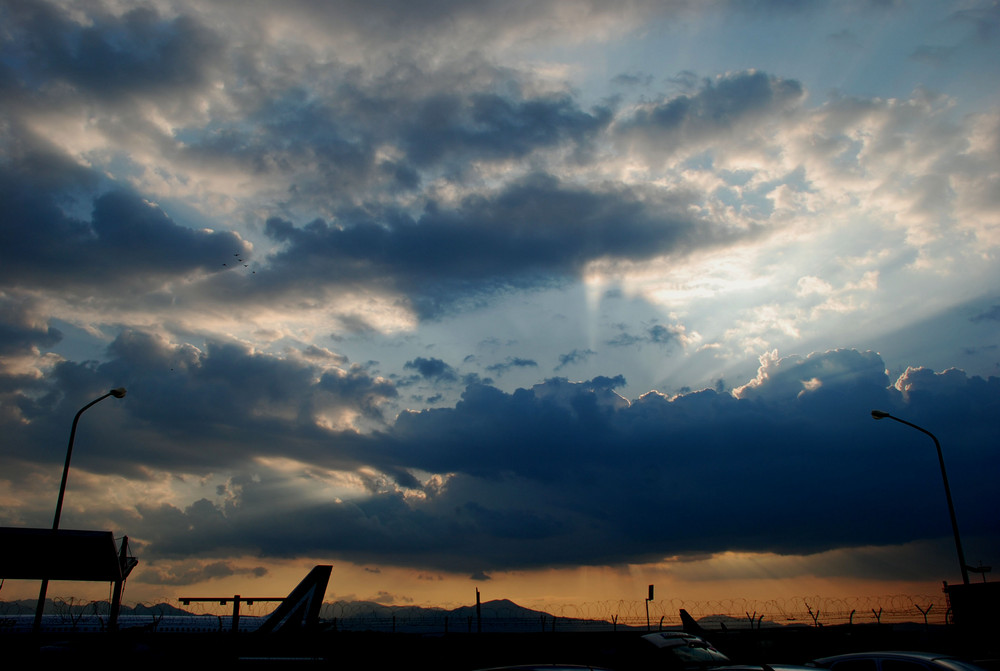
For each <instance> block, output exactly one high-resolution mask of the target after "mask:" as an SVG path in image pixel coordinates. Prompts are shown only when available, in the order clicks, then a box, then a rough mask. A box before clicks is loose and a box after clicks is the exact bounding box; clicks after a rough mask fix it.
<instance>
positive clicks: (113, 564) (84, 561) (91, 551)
mask: <svg viewBox="0 0 1000 671" xmlns="http://www.w3.org/2000/svg"><path fill="white" fill-rule="evenodd" d="M0 547H3V548H4V552H2V553H0V578H3V579H8V578H10V579H15V580H17V579H19V580H78V581H83V582H111V583H114V585H115V589H114V595H113V597H112V602H111V614H110V616H109V621H108V626H109V628H110V629H111V630H112V631H113V630H114V629H115V628H116V627H117V623H118V611H119V610H120V608H121V591H122V586H123V584H124V582H125V579H126V578H127V577H128V575H129V573H131V572H132V569H133V568H135V566H136V564H138V563H139V562H138V560H137V559H136V558H135V557H130V556H129V555H128V536H125V537H124V538H122V542H121V546H120V547H118V546H116V545H115V537H114V534H112V533H111V532H110V531H82V530H76V529H31V528H24V527H0Z"/></svg>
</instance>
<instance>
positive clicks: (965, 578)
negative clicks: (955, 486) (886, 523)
mask: <svg viewBox="0 0 1000 671" xmlns="http://www.w3.org/2000/svg"><path fill="white" fill-rule="evenodd" d="M872 419H892V420H895V421H897V422H899V423H900V424H906V425H907V426H910V427H913V428H914V429H916V430H917V431H920V432H922V433H926V434H927V435H928V436H930V437H931V440H933V441H934V446H935V447H936V448H937V455H938V463H939V464H941V479H942V480H944V496H945V498H946V499H948V514H949V515H951V530H952V532H953V533H954V534H955V549H956V550H957V551H958V565H959V566H960V567H961V568H962V583H963V584H965V585H968V584H969V569H968V567H967V566H966V565H965V553H964V552H962V539H961V538H960V537H959V535H958V521H957V520H956V519H955V504H954V503H952V502H951V487H949V486H948V473H947V472H946V471H945V470H944V455H943V454H941V443H939V442H938V439H937V436H935V435H934V434H933V433H931V432H930V431H928V430H927V429H925V428H923V427H919V426H917V425H916V424H913V423H911V422H907V421H906V420H905V419H900V418H899V417H893V416H892V415H890V414H889V413H887V412H883V411H882V410H872Z"/></svg>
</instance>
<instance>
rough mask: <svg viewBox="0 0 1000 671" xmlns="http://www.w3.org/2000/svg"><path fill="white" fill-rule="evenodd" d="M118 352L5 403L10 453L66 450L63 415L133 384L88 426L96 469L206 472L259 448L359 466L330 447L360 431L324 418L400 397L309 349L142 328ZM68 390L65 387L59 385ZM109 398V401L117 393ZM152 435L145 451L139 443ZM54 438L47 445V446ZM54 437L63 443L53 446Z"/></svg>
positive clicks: (37, 457)
mask: <svg viewBox="0 0 1000 671" xmlns="http://www.w3.org/2000/svg"><path fill="white" fill-rule="evenodd" d="M108 354H109V360H108V361H106V362H105V363H101V364H98V363H96V362H86V363H74V362H68V361H64V362H61V363H59V364H58V365H57V366H55V368H54V370H53V371H52V373H51V374H50V375H49V376H48V377H47V380H46V383H45V384H36V385H35V389H34V390H32V393H31V394H30V395H29V394H26V393H25V391H26V390H11V391H10V392H8V393H6V394H4V397H3V401H4V405H5V406H7V405H10V406H13V407H16V408H18V409H19V415H18V416H13V417H4V418H2V420H3V421H4V427H5V429H9V430H10V433H9V435H8V440H7V443H6V445H7V448H8V450H7V454H8V456H10V457H14V458H20V459H23V460H26V461H36V462H40V461H44V460H46V459H48V458H52V459H57V458H58V454H57V453H58V448H56V447H55V446H57V445H60V444H62V443H63V441H64V439H65V436H64V435H63V433H64V431H65V428H66V427H65V426H64V422H62V421H61V418H65V417H70V418H71V417H72V416H73V414H74V413H75V412H76V410H77V409H79V408H80V407H81V406H82V405H83V404H84V403H86V402H88V401H89V400H91V399H93V398H95V397H97V396H98V395H100V394H102V393H104V392H105V391H106V390H107V389H110V388H112V387H118V386H124V387H126V388H127V389H128V395H127V396H126V398H127V399H128V403H127V404H125V403H124V399H123V400H122V401H121V402H116V403H115V407H114V408H105V407H104V406H102V407H101V410H100V412H101V413H102V414H103V415H104V416H105V418H106V419H105V421H103V422H94V423H93V424H91V426H90V427H89V429H88V435H89V436H90V438H88V440H92V441H93V442H94V444H93V445H91V446H89V447H88V449H87V463H86V467H87V468H89V469H92V470H95V471H98V472H111V473H127V474H129V475H130V476H133V477H142V473H141V469H142V468H144V467H154V468H164V469H175V470H178V471H181V472H202V471H204V470H211V469H214V468H219V467H231V466H238V465H240V464H245V463H246V461H247V460H248V459H252V458H253V457H254V456H260V455H263V456H267V455H272V456H275V455H281V456H285V457H289V458H299V459H303V460H309V461H310V462H312V463H316V464H323V463H326V464H328V465H332V464H339V465H341V466H344V465H346V464H347V462H343V459H344V458H345V457H346V458H347V460H348V462H350V466H349V467H355V466H357V463H358V462H356V461H354V456H353V455H355V454H360V452H356V448H351V449H348V450H347V451H338V450H330V449H329V447H330V446H332V445H333V444H340V445H343V444H344V443H343V441H346V442H347V443H351V442H354V441H356V440H358V436H357V435H356V434H355V433H354V432H353V431H346V432H344V433H340V432H338V431H336V430H331V429H323V428H320V427H319V426H318V425H317V423H318V422H321V421H322V420H323V418H326V419H327V420H329V421H331V422H332V423H334V424H336V422H337V419H338V418H339V417H340V415H341V414H342V413H349V414H351V415H355V414H357V415H361V416H362V417H365V418H367V419H368V420H370V421H371V422H374V423H376V424H380V423H382V422H383V418H382V415H381V409H380V406H381V404H382V403H383V402H384V401H385V400H386V399H390V398H394V397H395V396H396V389H395V387H394V386H393V385H392V384H391V383H390V382H388V381H386V380H383V379H380V378H373V377H371V376H370V375H369V374H368V373H367V372H365V371H364V370H363V369H361V368H360V367H357V366H349V367H344V368H342V367H339V366H332V365H331V366H329V367H326V368H320V367H318V366H316V365H314V364H312V363H309V362H307V361H306V360H302V359H295V358H278V357H276V356H272V355H267V354H261V353H256V352H253V351H252V350H250V349H249V348H248V347H246V346H245V345H242V344H239V345H237V344H232V343H209V345H208V346H207V347H206V348H205V349H204V351H202V350H199V349H196V348H194V347H192V346H190V345H184V346H174V345H171V344H169V343H167V342H166V341H164V340H162V339H161V338H159V337H157V336H153V335H150V334H147V333H144V332H141V331H125V332H123V333H122V334H121V335H120V336H119V337H118V338H117V339H116V340H115V341H114V342H113V343H112V344H111V346H110V347H109V352H108ZM56 390H58V392H57V391H56ZM105 405H107V402H105ZM130 444H131V445H138V444H142V445H143V446H144V448H143V450H140V451H137V450H134V449H132V448H131V447H129V445H130ZM40 445H42V446H46V448H45V449H39V448H38V446H40ZM49 446H51V447H52V448H53V449H52V451H49V450H48V447H49Z"/></svg>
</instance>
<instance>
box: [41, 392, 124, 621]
mask: <svg viewBox="0 0 1000 671" xmlns="http://www.w3.org/2000/svg"><path fill="white" fill-rule="evenodd" d="M108 396H114V397H115V398H122V397H124V396H125V387H118V388H117V389H112V390H111V391H109V392H108V393H107V394H105V395H104V396H100V397H98V398H95V399H94V400H93V401H91V402H90V403H88V404H87V405H85V406H83V407H82V408H80V410H79V411H78V412H77V413H76V417H74V418H73V427H72V428H71V429H70V430H69V446H68V447H67V448H66V464H65V465H64V466H63V474H62V482H61V483H60V484H59V499H58V500H57V501H56V515H55V517H54V518H52V530H53V531H55V530H56V529H58V528H59V518H60V517H61V516H62V506H63V498H64V497H65V496H66V480H67V478H69V460H70V458H72V456H73V440H74V439H75V438H76V425H77V423H79V421H80V415H82V414H83V413H84V411H86V410H87V409H88V408H90V406H92V405H96V404H98V403H100V402H101V401H103V400H104V399H106V398H107V397H108ZM48 591H49V581H48V580H42V587H41V589H40V590H39V592H38V603H37V604H36V605H35V625H34V630H35V632H36V633H37V632H38V631H40V630H41V627H42V612H43V611H44V610H45V594H46V592H48Z"/></svg>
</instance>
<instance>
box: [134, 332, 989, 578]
mask: <svg viewBox="0 0 1000 671" xmlns="http://www.w3.org/2000/svg"><path fill="white" fill-rule="evenodd" d="M623 382H624V381H623V380H619V379H610V378H599V379H596V380H593V381H591V382H585V383H569V382H566V381H559V380H550V381H549V382H547V383H545V384H542V385H537V386H536V387H535V388H534V389H531V390H527V389H521V390H518V391H517V392H515V393H513V394H507V393H504V392H502V391H500V390H498V389H494V388H492V387H485V386H478V387H469V388H468V389H467V390H466V392H465V394H464V396H463V399H462V401H461V402H460V403H458V404H457V405H456V406H455V407H454V408H452V409H436V410H425V411H422V412H409V413H405V414H404V415H401V416H400V417H399V419H398V420H397V422H396V424H395V425H394V426H393V427H392V429H391V431H389V432H388V433H386V434H384V435H380V436H373V437H372V438H371V440H370V441H369V443H368V446H367V447H365V448H364V449H365V451H366V454H367V456H368V457H369V459H370V463H371V464H372V465H373V466H375V467H378V468H381V467H384V466H391V467H392V468H397V469H414V470H418V471H421V472H432V473H433V472H448V473H451V474H452V476H451V477H450V479H449V480H448V481H447V483H446V484H444V486H440V485H435V486H434V487H427V488H425V489H424V493H425V495H426V498H425V499H422V500H421V499H413V498H407V497H405V496H404V495H403V494H402V492H400V491H398V490H396V489H394V488H393V487H392V486H386V485H388V481H387V482H386V483H383V484H382V485H377V484H376V485H375V486H374V487H373V489H372V490H371V492H372V493H371V494H370V495H369V496H368V497H366V498H362V499H357V500H353V501H345V502H342V503H336V504H330V503H319V504H317V503H310V504H308V505H304V506H302V507H300V508H297V509H296V510H295V511H294V512H292V513H286V514H283V515H282V517H281V518H280V519H278V518H276V517H275V516H274V513H273V501H274V500H276V499H277V500H281V499H282V498H283V497H288V496H290V495H291V492H290V491H288V490H287V489H286V485H284V484H283V483H282V482H281V480H280V479H276V478H272V477H264V478H263V479H256V480H248V481H247V482H245V483H244V484H243V485H242V490H241V496H240V500H239V502H238V503H234V504H231V505H228V506H226V507H225V508H222V507H219V506H218V505H216V504H211V503H209V502H208V501H200V502H198V503H196V504H194V505H192V506H191V507H189V508H188V509H186V510H180V509H177V508H174V507H172V506H166V505H165V506H162V507H160V508H158V509H146V508H143V509H141V513H142V515H143V518H144V519H143V521H142V522H141V524H140V526H141V527H143V528H146V527H147V526H148V528H149V529H150V533H151V534H152V536H151V538H152V545H151V547H150V551H151V552H153V553H156V554H159V555H179V554H182V553H185V552H196V553H200V554H202V555H207V554H210V553H211V549H212V548H213V547H237V548H246V549H248V550H254V551H261V552H263V553H265V554H277V555H282V556H288V555H294V554H296V553H302V554H310V553H329V554H333V555H336V556H340V557H344V558H348V559H352V560H355V561H362V562H371V561H389V562H392V563H399V562H402V563H407V564H409V565H413V566H425V567H434V568H439V569H451V570H461V569H462V567H466V569H467V567H469V566H477V567H480V570H502V569H511V568H523V567H531V566H550V565H578V564H581V563H583V564H607V563H618V562H626V561H632V562H634V561H642V560H654V559H658V558H662V557H665V556H673V555H678V554H681V555H683V554H699V553H711V552H718V551H723V550H746V551H762V552H775V553H779V554H800V553H814V552H819V551H824V550H828V549H833V548H837V547H853V546H865V545H874V546H877V545H894V544H901V543H907V542H912V541H915V540H920V539H928V538H939V537H947V536H948V534H949V533H950V528H949V526H948V525H949V523H948V517H947V513H946V510H945V507H944V504H943V501H942V500H940V499H941V497H940V496H938V494H939V493H940V492H939V489H938V488H939V486H940V481H939V473H938V469H937V460H936V457H935V453H934V449H933V445H932V444H931V443H930V441H927V440H926V437H924V436H922V435H920V434H919V433H918V432H913V431H912V429H908V427H904V426H901V425H898V424H896V423H891V422H890V423H887V422H884V421H883V422H881V423H875V422H873V420H872V419H871V417H870V416H869V411H870V410H871V409H872V408H881V409H884V410H889V411H891V412H893V413H895V414H897V415H898V416H901V417H904V418H908V419H911V420H917V421H918V422H920V423H921V424H923V425H926V426H929V427H932V428H933V429H934V430H935V433H936V434H937V435H938V436H939V437H940V438H941V440H942V443H943V444H944V445H945V446H946V452H947V459H948V466H949V475H950V476H951V478H952V487H953V490H954V492H955V498H956V506H957V507H958V510H959V516H960V519H961V523H962V529H963V532H964V533H965V534H966V535H967V536H968V538H969V539H973V538H976V537H977V536H979V535H981V534H989V533H991V530H992V529H993V520H992V517H991V511H992V510H995V509H996V506H997V504H998V501H997V493H996V491H995V488H994V486H993V483H992V475H991V474H992V473H995V472H996V469H997V467H998V466H1000V463H997V456H996V454H995V453H994V451H992V450H991V449H989V448H988V447H987V446H990V445H993V444H995V443H996V440H997V438H998V435H997V431H996V427H995V423H992V422H990V421H988V418H989V417H993V416H995V413H996V412H998V411H1000V406H998V403H1000V379H997V378H990V379H989V380H984V379H982V378H977V377H971V378H970V377H967V376H965V374H964V373H961V372H960V371H953V372H947V373H945V374H941V375H935V374H933V373H932V372H931V371H927V370H923V369H911V370H910V371H908V372H907V373H906V374H905V375H903V376H902V377H901V379H900V380H899V382H898V384H897V386H898V387H899V388H897V387H896V386H892V385H890V380H889V379H888V378H887V377H886V375H885V371H884V364H883V363H882V361H881V359H880V357H878V356H877V355H875V354H873V353H870V352H868V353H862V352H857V351H852V350H839V351H834V352H828V353H826V354H814V355H810V356H809V357H790V358H787V359H780V360H779V359H774V360H770V361H766V362H765V363H764V364H763V365H762V369H761V372H760V375H759V376H758V378H757V379H756V380H754V381H752V382H751V383H750V384H749V385H747V386H744V387H743V388H741V389H740V390H739V391H738V395H737V396H733V395H730V394H722V393H718V392H716V391H712V390H703V391H697V392H692V393H688V394H684V395H681V396H678V397H676V398H674V399H672V400H668V399H667V398H665V397H663V396H660V395H658V394H656V393H650V394H647V395H645V396H643V397H642V398H640V399H638V400H636V401H634V402H633V403H631V404H626V403H624V402H623V400H622V399H621V398H620V397H617V396H615V395H614V394H613V392H612V391H611V388H612V387H613V386H615V385H617V384H619V383H623ZM925 443H926V444H925ZM859 463H863V464H864V465H865V467H864V468H858V464H859ZM873 510H877V511H878V514H877V515H873V514H872V511H873ZM969 542H970V543H974V542H975V541H971V540H970V541H969ZM976 551H977V550H976V549H973V548H968V549H967V552H976Z"/></svg>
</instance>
